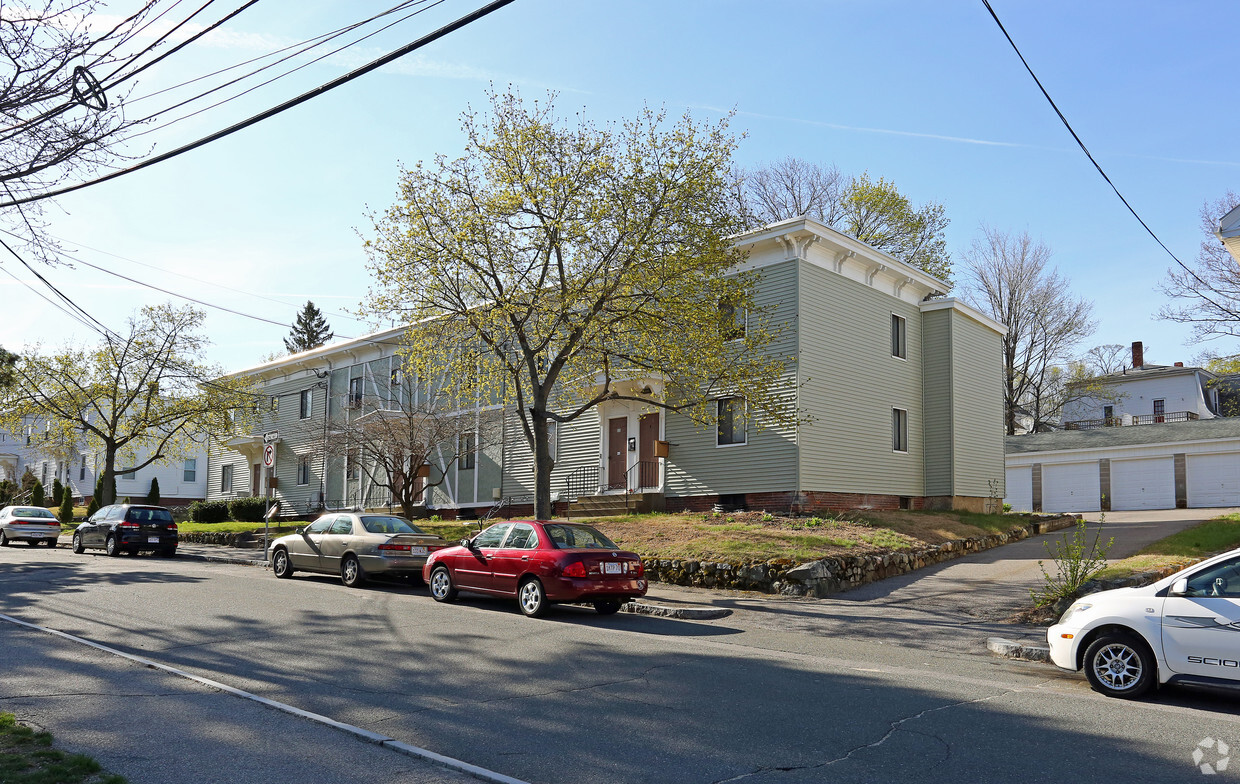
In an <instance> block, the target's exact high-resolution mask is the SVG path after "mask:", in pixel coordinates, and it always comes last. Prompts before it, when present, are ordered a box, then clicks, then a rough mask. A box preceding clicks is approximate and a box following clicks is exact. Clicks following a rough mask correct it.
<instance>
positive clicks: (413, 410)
mask: <svg viewBox="0 0 1240 784" xmlns="http://www.w3.org/2000/svg"><path fill="white" fill-rule="evenodd" d="M411 391H412V390H411V389H410V388H409V387H408V385H405V388H404V390H403V391H401V392H398V393H397V394H392V393H391V392H389V394H387V395H363V396H357V397H347V396H346V397H344V398H342V400H341V402H342V405H341V406H340V410H341V411H342V412H344V416H343V417H340V418H334V419H333V420H332V422H331V423H330V425H329V427H330V429H331V432H332V434H333V438H331V439H328V440H327V441H326V442H325V447H326V450H327V454H328V455H329V456H332V457H335V458H338V459H343V460H345V461H349V462H352V461H356V465H357V469H358V472H359V473H360V474H364V475H365V477H366V481H367V482H368V483H369V485H370V489H371V490H375V489H378V490H382V491H384V492H385V493H386V494H387V495H388V496H389V497H390V498H391V499H392V503H394V504H396V505H398V506H400V508H401V511H402V513H403V514H404V515H405V516H406V517H411V516H412V515H413V514H414V509H415V507H416V506H417V505H418V504H420V503H421V502H422V500H423V495H424V493H425V492H426V491H427V490H429V489H430V488H432V487H439V486H440V485H443V484H444V483H445V482H446V481H447V480H448V477H449V476H451V473H450V472H451V469H452V467H453V466H455V465H468V464H469V463H470V462H473V461H476V460H477V457H478V455H479V454H480V453H481V452H482V450H483V449H485V448H486V447H487V446H488V445H491V444H495V443H498V441H499V429H500V426H501V416H500V414H501V412H499V411H473V410H469V411H457V410H450V409H451V408H452V407H453V405H454V404H453V397H454V396H453V395H450V394H448V393H447V392H446V391H443V390H426V391H425V392H424V393H423V394H420V395H417V396H415V395H413V394H411Z"/></svg>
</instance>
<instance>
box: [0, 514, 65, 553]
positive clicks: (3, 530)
mask: <svg viewBox="0 0 1240 784" xmlns="http://www.w3.org/2000/svg"><path fill="white" fill-rule="evenodd" d="M59 537H60V521H59V520H57V519H56V515H54V514H52V513H51V512H50V511H49V510H47V509H44V508H43V507H41V506H6V507H4V508H3V509H0V546H3V547H8V545H9V542H13V541H19V542H20V541H25V542H26V543H27V544H31V545H35V544H38V543H39V542H43V543H44V544H46V545H47V546H48V547H55V546H56V540H57V539H58V538H59Z"/></svg>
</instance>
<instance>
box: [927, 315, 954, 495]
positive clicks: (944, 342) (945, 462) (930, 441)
mask: <svg viewBox="0 0 1240 784" xmlns="http://www.w3.org/2000/svg"><path fill="white" fill-rule="evenodd" d="M921 325H922V336H923V345H924V350H923V352H922V355H923V362H924V364H923V367H922V394H923V405H924V411H925V428H924V430H925V439H926V440H925V447H924V456H925V457H924V459H925V471H926V495H930V496H950V495H954V491H953V477H952V455H953V449H954V444H953V442H952V436H953V427H952V421H953V420H952V380H953V378H954V373H953V365H952V314H951V311H948V310H931V311H927V312H925V313H923V314H922V315H921Z"/></svg>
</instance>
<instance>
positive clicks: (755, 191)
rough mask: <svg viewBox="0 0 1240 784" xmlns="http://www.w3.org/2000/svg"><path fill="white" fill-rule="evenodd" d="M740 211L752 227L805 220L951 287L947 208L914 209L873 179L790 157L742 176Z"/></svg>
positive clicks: (888, 186) (738, 195)
mask: <svg viewBox="0 0 1240 784" xmlns="http://www.w3.org/2000/svg"><path fill="white" fill-rule="evenodd" d="M733 193H734V198H736V199H737V201H738V206H737V208H736V209H737V210H738V212H739V213H740V214H741V215H742V218H743V219H744V221H745V222H746V224H747V225H749V226H750V227H753V226H755V225H760V224H766V223H774V222H776V221H781V220H786V219H788V218H796V217H800V216H806V217H810V218H814V219H815V220H818V221H820V222H822V223H824V224H826V225H827V226H830V227H831V228H833V229H835V230H836V231H839V232H843V233H844V234H848V235H850V236H852V237H856V238H857V239H858V240H861V241H862V242H864V243H866V244H867V245H869V246H871V247H873V248H877V249H878V250H881V251H883V252H884V253H889V254H891V255H892V256H895V257H896V258H898V259H900V260H901V261H903V262H905V263H908V264H912V265H913V266H915V267H920V268H921V269H922V270H925V271H926V272H928V273H929V274H931V275H934V276H935V277H937V278H939V279H940V280H943V281H947V282H948V283H950V282H951V275H952V265H951V256H950V255H949V254H948V252H947V237H946V230H947V225H948V223H950V221H949V220H948V219H947V217H946V216H945V215H944V210H943V205H941V204H938V203H936V202H928V203H926V204H924V205H922V206H921V207H914V206H913V204H912V202H910V201H909V199H908V197H907V196H905V195H904V194H902V193H900V191H899V189H898V188H896V186H895V184H894V183H891V182H887V181H886V180H884V179H882V178H879V180H878V181H877V182H875V181H874V180H872V179H870V176H869V174H866V173H862V174H861V175H859V176H856V177H844V176H843V175H842V174H840V171H839V169H837V168H835V167H834V166H831V167H822V166H819V165H817V164H813V163H808V162H806V161H804V160H802V159H800V158H793V157H788V158H784V159H782V160H779V161H774V162H772V163H768V164H766V165H765V166H761V167H758V168H756V169H751V170H748V171H744V172H741V173H740V174H739V182H738V183H735V184H734V189H733Z"/></svg>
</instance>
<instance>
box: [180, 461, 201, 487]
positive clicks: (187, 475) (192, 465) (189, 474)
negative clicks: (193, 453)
mask: <svg viewBox="0 0 1240 784" xmlns="http://www.w3.org/2000/svg"><path fill="white" fill-rule="evenodd" d="M181 478H182V479H183V480H184V481H186V482H197V481H198V458H196V457H190V458H187V459H186V460H185V468H184V469H182V472H181Z"/></svg>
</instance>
